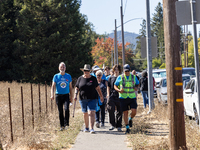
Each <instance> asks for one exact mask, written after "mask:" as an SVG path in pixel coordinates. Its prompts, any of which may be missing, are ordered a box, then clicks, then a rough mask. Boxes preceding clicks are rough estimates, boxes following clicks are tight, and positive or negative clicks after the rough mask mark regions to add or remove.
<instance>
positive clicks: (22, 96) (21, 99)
mask: <svg viewBox="0 0 200 150" xmlns="http://www.w3.org/2000/svg"><path fill="white" fill-rule="evenodd" d="M21 101H22V126H23V134H24V133H25V131H24V130H25V127H24V101H23V88H22V86H21Z"/></svg>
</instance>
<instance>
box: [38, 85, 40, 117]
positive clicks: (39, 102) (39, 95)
mask: <svg viewBox="0 0 200 150" xmlns="http://www.w3.org/2000/svg"><path fill="white" fill-rule="evenodd" d="M38 94H39V111H40V114H41V99H40V83H39V84H38Z"/></svg>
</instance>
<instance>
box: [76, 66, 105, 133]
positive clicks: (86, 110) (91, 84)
mask: <svg viewBox="0 0 200 150" xmlns="http://www.w3.org/2000/svg"><path fill="white" fill-rule="evenodd" d="M81 70H82V71H83V75H82V76H80V77H79V78H78V80H77V82H76V85H75V86H76V88H75V92H74V100H75V101H76V100H77V95H78V91H79V103H80V105H81V108H82V112H83V116H84V122H85V130H84V132H90V133H95V131H94V123H95V111H96V104H97V99H98V95H97V94H96V92H98V94H99V96H100V101H101V102H102V103H103V101H104V98H103V95H102V92H101V89H100V87H99V84H98V82H97V79H96V77H94V76H92V75H90V70H91V69H90V65H89V64H85V65H84V68H81ZM89 122H90V130H89Z"/></svg>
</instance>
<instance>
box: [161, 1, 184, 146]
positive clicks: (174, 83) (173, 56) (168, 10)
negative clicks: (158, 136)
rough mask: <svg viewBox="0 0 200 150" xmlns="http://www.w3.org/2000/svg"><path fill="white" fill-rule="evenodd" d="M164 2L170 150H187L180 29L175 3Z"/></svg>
mask: <svg viewBox="0 0 200 150" xmlns="http://www.w3.org/2000/svg"><path fill="white" fill-rule="evenodd" d="M176 1H177V0H163V19H164V37H165V56H166V71H167V99H168V109H169V111H168V112H169V132H170V133H169V139H170V149H171V150H178V149H183V150H184V149H186V139H185V120H184V106H183V86H182V85H183V83H182V67H181V64H180V57H179V50H180V27H179V26H178V25H177V24H176V23H177V20H176V10H175V2H176Z"/></svg>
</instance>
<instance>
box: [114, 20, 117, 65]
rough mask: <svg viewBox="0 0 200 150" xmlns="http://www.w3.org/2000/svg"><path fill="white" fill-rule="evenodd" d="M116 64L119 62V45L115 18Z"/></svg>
mask: <svg viewBox="0 0 200 150" xmlns="http://www.w3.org/2000/svg"><path fill="white" fill-rule="evenodd" d="M114 62H115V64H118V47H117V20H116V19H115V61H114Z"/></svg>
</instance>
